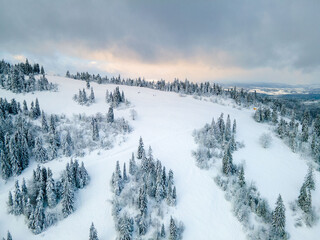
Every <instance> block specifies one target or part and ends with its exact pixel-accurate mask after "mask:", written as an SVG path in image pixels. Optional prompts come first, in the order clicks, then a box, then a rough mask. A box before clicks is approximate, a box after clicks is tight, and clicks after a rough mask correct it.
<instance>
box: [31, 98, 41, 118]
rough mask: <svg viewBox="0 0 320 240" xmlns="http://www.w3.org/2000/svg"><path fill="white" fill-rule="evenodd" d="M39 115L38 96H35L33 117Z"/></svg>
mask: <svg viewBox="0 0 320 240" xmlns="http://www.w3.org/2000/svg"><path fill="white" fill-rule="evenodd" d="M40 115H41V111H40V105H39V101H38V98H36V104H35V107H34V109H33V117H34V118H35V119H36V118H38V117H40Z"/></svg>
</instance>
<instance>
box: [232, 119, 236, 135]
mask: <svg viewBox="0 0 320 240" xmlns="http://www.w3.org/2000/svg"><path fill="white" fill-rule="evenodd" d="M232 133H233V134H236V133H237V121H236V119H234V120H233V125H232Z"/></svg>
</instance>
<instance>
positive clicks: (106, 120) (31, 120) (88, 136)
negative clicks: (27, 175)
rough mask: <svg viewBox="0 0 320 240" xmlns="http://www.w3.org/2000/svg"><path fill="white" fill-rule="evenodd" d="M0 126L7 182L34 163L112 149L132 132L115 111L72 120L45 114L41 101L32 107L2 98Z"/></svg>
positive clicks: (0, 158)
mask: <svg viewBox="0 0 320 240" xmlns="http://www.w3.org/2000/svg"><path fill="white" fill-rule="evenodd" d="M39 121H40V123H41V124H40V127H39ZM0 123H1V124H0V175H1V177H2V178H3V179H5V180H7V179H8V178H9V177H11V176H17V175H19V174H21V172H22V171H23V170H24V169H25V168H26V167H27V166H28V165H29V161H30V160H32V159H34V160H35V161H37V162H40V163H44V162H47V161H50V160H53V159H55V158H57V157H59V156H61V155H64V156H71V155H73V154H77V155H81V154H82V152H83V150H84V149H85V148H96V147H104V148H110V147H112V144H113V142H114V138H115V136H116V135H119V134H126V133H128V132H130V131H131V127H130V126H129V124H128V122H127V121H126V120H124V119H123V118H120V119H115V117H114V113H113V108H112V107H110V108H109V111H108V113H107V114H106V115H101V114H100V115H99V114H97V115H96V116H90V117H87V116H84V115H79V116H75V117H74V118H73V119H72V120H70V119H67V118H66V117H65V116H58V115H54V114H51V115H46V114H45V113H44V112H43V111H42V112H41V109H40V104H39V101H38V99H36V100H35V102H33V101H32V102H31V106H28V105H27V102H26V101H23V104H20V103H19V102H17V101H16V100H15V99H12V100H11V101H10V102H8V101H7V100H6V99H5V98H4V99H3V98H0ZM79 125H81V127H79Z"/></svg>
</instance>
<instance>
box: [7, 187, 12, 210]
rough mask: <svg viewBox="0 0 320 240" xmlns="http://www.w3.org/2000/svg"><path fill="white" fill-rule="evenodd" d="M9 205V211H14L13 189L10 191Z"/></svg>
mask: <svg viewBox="0 0 320 240" xmlns="http://www.w3.org/2000/svg"><path fill="white" fill-rule="evenodd" d="M7 207H8V212H9V213H13V198H12V193H11V191H9V195H8V202H7Z"/></svg>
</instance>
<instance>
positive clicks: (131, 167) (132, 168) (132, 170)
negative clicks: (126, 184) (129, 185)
mask: <svg viewBox="0 0 320 240" xmlns="http://www.w3.org/2000/svg"><path fill="white" fill-rule="evenodd" d="M136 169H137V166H136V161H135V160H134V153H132V157H131V159H130V162H129V173H130V174H131V175H132V176H133V175H135V173H136Z"/></svg>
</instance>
